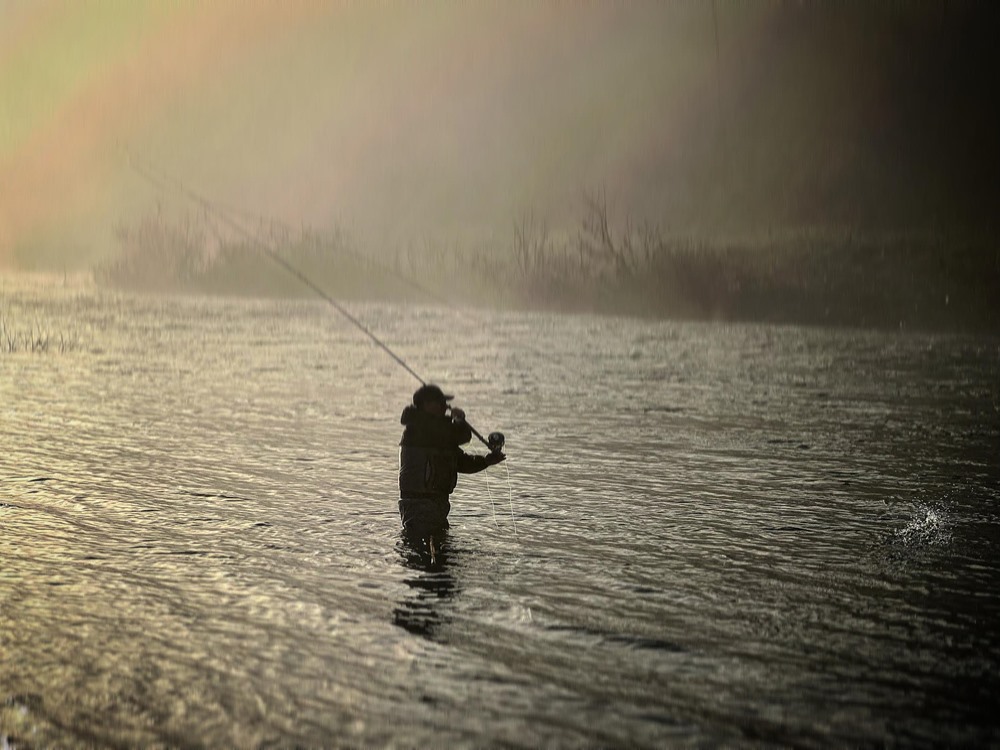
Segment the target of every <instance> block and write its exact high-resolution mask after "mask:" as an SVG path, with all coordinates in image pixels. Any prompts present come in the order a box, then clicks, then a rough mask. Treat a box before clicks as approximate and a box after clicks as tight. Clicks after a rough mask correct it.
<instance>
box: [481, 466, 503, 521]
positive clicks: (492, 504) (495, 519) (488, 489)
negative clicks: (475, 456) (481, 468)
mask: <svg viewBox="0 0 1000 750" xmlns="http://www.w3.org/2000/svg"><path fill="white" fill-rule="evenodd" d="M483 476H485V477H486V494H487V495H489V497H490V507H491V508H492V509H493V525H494V526H496V527H497V531H500V524H499V523H497V504H496V503H495V502H493V491H492V490H491V489H490V473H489V472H488V471H487V472H484V474H483Z"/></svg>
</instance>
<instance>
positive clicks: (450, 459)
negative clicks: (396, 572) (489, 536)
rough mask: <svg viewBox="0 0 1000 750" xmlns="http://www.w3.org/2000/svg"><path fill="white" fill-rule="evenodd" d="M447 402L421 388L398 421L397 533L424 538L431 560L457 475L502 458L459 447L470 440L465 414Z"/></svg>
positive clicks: (439, 393) (444, 397) (435, 392)
mask: <svg viewBox="0 0 1000 750" xmlns="http://www.w3.org/2000/svg"><path fill="white" fill-rule="evenodd" d="M452 398H454V396H450V395H448V394H446V393H444V392H443V391H442V390H441V389H440V388H438V387H437V386H436V385H423V386H421V387H420V388H418V389H417V391H416V393H414V394H413V403H412V404H411V405H408V406H407V407H406V408H405V409H403V415H402V417H400V419H399V421H400V423H401V424H402V425H403V437H402V439H401V440H400V441H399V516H400V518H401V519H402V522H403V533H404V534H405V535H406V536H407V537H408V538H409V539H411V540H414V541H419V542H423V541H424V540H426V539H430V551H431V556H432V557H433V556H434V541H433V538H434V537H435V536H439V535H440V534H441V532H442V531H443V530H444V529H447V528H448V511H450V510H451V503H450V502H448V496H449V495H451V493H452V490H454V489H455V485H456V484H457V483H458V475H459V474H475V473H476V472H479V471H482V470H483V469H486V468H487V467H489V466H493V465H495V464H498V463H500V462H501V461H503V460H504V459H506V458H507V456H505V455H504V453H503V451H502V450H501V449H500V448H497V449H495V450H493V451H492V452H490V453H489V454H488V455H486V456H475V455H470V454H468V453H466V452H465V451H463V450H462V449H461V448H460V447H459V446H461V445H464V444H465V443H468V442H469V440H471V439H472V428H471V427H470V426H469V425H468V424H467V423H466V421H465V412H463V411H462V410H461V409H457V408H455V409H452V408H450V407H449V406H448V402H449V401H450V400H451V399H452ZM449 411H450V415H449ZM491 444H492V443H491Z"/></svg>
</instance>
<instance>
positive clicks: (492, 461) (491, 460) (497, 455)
mask: <svg viewBox="0 0 1000 750" xmlns="http://www.w3.org/2000/svg"><path fill="white" fill-rule="evenodd" d="M506 460H507V456H506V455H505V454H504V452H503V451H493V452H492V453H490V454H489V455H488V456H486V462H487V464H486V465H487V466H496V465H497V464H498V463H500V462H501V461H506Z"/></svg>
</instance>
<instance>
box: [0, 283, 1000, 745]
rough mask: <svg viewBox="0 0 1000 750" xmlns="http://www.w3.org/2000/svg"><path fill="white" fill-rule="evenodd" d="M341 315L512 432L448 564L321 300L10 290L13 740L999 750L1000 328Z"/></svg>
mask: <svg viewBox="0 0 1000 750" xmlns="http://www.w3.org/2000/svg"><path fill="white" fill-rule="evenodd" d="M351 311H352V313H353V314H355V315H356V316H357V317H358V318H359V319H360V320H361V321H362V322H363V323H364V325H366V326H368V327H369V328H370V329H371V330H372V331H373V332H374V333H375V334H376V335H378V336H379V337H380V338H382V339H383V340H384V341H385V342H386V343H387V344H388V345H389V346H390V347H392V348H393V349H394V350H395V351H396V352H397V353H398V354H399V355H400V356H401V357H402V358H403V359H404V360H406V361H407V362H408V363H409V364H410V365H411V366H412V367H413V368H414V369H415V370H417V372H419V373H420V374H422V375H423V376H424V377H426V378H427V379H429V380H433V381H435V382H438V383H440V384H442V385H443V386H444V387H445V388H446V389H448V390H451V391H453V392H455V393H457V394H458V398H457V399H456V404H458V405H460V406H463V407H464V408H465V409H466V411H467V413H468V416H469V420H470V422H471V423H472V424H473V425H474V426H476V427H477V428H478V429H479V430H480V431H481V432H483V433H484V434H485V433H486V432H488V431H491V430H495V429H496V430H502V431H503V432H504V433H505V434H506V435H507V453H508V456H509V461H508V464H507V465H506V466H505V465H501V466H497V467H494V468H492V469H490V470H489V471H488V472H486V473H485V474H478V475H474V476H465V477H462V479H461V481H460V484H459V488H458V490H457V491H456V494H455V495H454V496H453V503H452V504H453V511H452V530H451V533H450V537H449V539H448V546H447V548H446V554H445V558H444V561H443V564H442V565H441V566H439V568H438V569H434V570H428V569H426V567H423V566H421V564H420V562H419V560H417V559H415V558H414V556H413V555H412V554H411V552H410V551H409V550H407V549H406V548H405V547H404V546H403V544H402V542H401V541H400V538H399V518H398V513H397V510H396V488H395V482H396V464H397V447H396V446H397V441H398V439H399V434H400V429H401V428H400V425H399V413H400V411H401V410H402V407H403V406H404V405H405V403H406V402H407V401H408V399H409V397H410V394H411V393H412V391H413V389H414V387H415V386H416V385H417V383H416V381H415V379H413V378H412V377H411V376H410V375H408V374H407V373H406V372H405V371H404V370H403V369H402V368H401V367H399V366H398V365H397V364H396V363H395V362H393V361H392V359H391V358H389V357H388V356H387V355H386V354H385V353H384V352H383V351H381V350H380V349H379V348H377V347H376V346H374V345H373V344H372V342H371V341H370V340H369V339H367V338H366V337H365V336H363V335H362V334H361V333H360V332H359V331H358V330H357V329H356V328H354V327H353V326H351V324H349V323H348V322H347V321H346V320H345V319H344V318H343V317H341V316H340V315H338V314H337V313H336V312H335V311H334V310H332V309H331V308H330V307H329V306H328V305H326V304H325V303H323V302H322V301H295V302H292V301H273V300H271V301H265V300H239V299H199V298H183V297H181V298H171V297H143V296H130V295H125V294H115V293H110V292H107V291H99V290H95V289H93V288H89V287H87V286H77V287H74V286H72V285H70V286H68V287H62V286H59V285H57V284H50V283H43V282H39V281H37V280H36V281H32V282H30V283H28V282H16V281H11V280H6V281H5V282H4V287H3V292H2V298H0V315H2V316H3V318H4V320H5V322H6V326H7V330H8V331H12V330H16V329H18V327H19V326H20V327H21V328H23V329H26V328H29V327H33V326H34V327H37V329H39V330H47V331H50V332H51V333H52V334H53V335H55V336H58V335H61V336H62V340H61V341H59V342H58V344H56V343H53V344H52V345H50V346H49V348H48V350H47V351H44V352H34V353H32V352H30V351H25V350H24V347H23V346H20V347H19V346H18V345H17V342H16V341H14V342H13V344H11V342H9V341H8V342H5V344H4V349H5V350H4V351H3V352H2V353H0V399H2V400H0V408H2V417H0V449H2V450H0V555H2V558H0V741H2V743H4V744H3V746H4V747H5V748H6V747H19V748H30V747H54V746H59V747H77V746H80V747H87V746H102V747H104V746H106V747H116V746H117V747H139V746H142V747H156V746H173V747H223V746H239V747H290V746H302V747H318V746H346V747H355V746H357V747H362V746H365V747H367V746H380V747H381V746H384V747H393V746H395V747H413V746H420V745H432V746H440V747H444V746H457V747H462V746H466V747H482V746H503V747H539V746H546V747H581V746H628V747H650V748H652V747H663V746H680V747H683V746H695V747H705V746H715V745H720V744H723V745H750V746H761V747H770V746H789V745H793V746H800V747H814V746H815V747H827V746H834V747H837V746H845V745H861V746H873V745H874V746H900V747H910V746H913V747H920V746H932V745H941V744H946V745H979V746H983V745H991V744H992V745H996V744H997V743H998V742H1000V732H998V720H997V718H996V716H997V714H996V708H997V703H996V700H997V699H996V696H997V695H998V694H1000V678H998V674H1000V637H998V632H1000V628H998V626H997V623H998V622H1000V587H998V585H997V582H998V580H1000V576H998V573H1000V562H998V556H997V554H996V549H997V545H998V542H1000V509H998V500H1000V458H998V449H1000V414H998V409H1000V342H998V340H996V339H989V338H973V337H966V336H957V335H923V334H916V333H902V332H888V333H886V332H863V331H852V330H821V329H815V328H798V327H773V326H767V325H723V324H710V323H675V322H649V321H639V320H631V319H624V318H602V317H589V316H569V315H563V316H561V315H549V314H533V313H530V314H529V313H501V314H497V313H487V312H481V311H455V310H450V309H442V308H433V307H415V308H401V307H396V306H392V305H380V304H354V305H352V306H351ZM53 341H54V339H53ZM7 349H15V351H6V350H7ZM469 450H470V451H473V452H484V449H482V447H481V446H479V447H477V446H476V445H470V446H469ZM508 467H509V475H508V471H507V469H508Z"/></svg>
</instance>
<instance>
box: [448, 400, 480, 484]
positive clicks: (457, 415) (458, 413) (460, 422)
mask: <svg viewBox="0 0 1000 750" xmlns="http://www.w3.org/2000/svg"><path fill="white" fill-rule="evenodd" d="M450 426H451V433H452V438H453V439H454V441H455V445H465V444H466V443H467V442H469V441H470V440H472V428H471V427H470V426H469V424H468V423H467V422H466V421H465V412H464V411H462V410H461V409H459V408H458V407H456V408H454V409H452V410H451V425H450ZM484 468H485V467H484ZM478 471H482V469H478Z"/></svg>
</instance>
